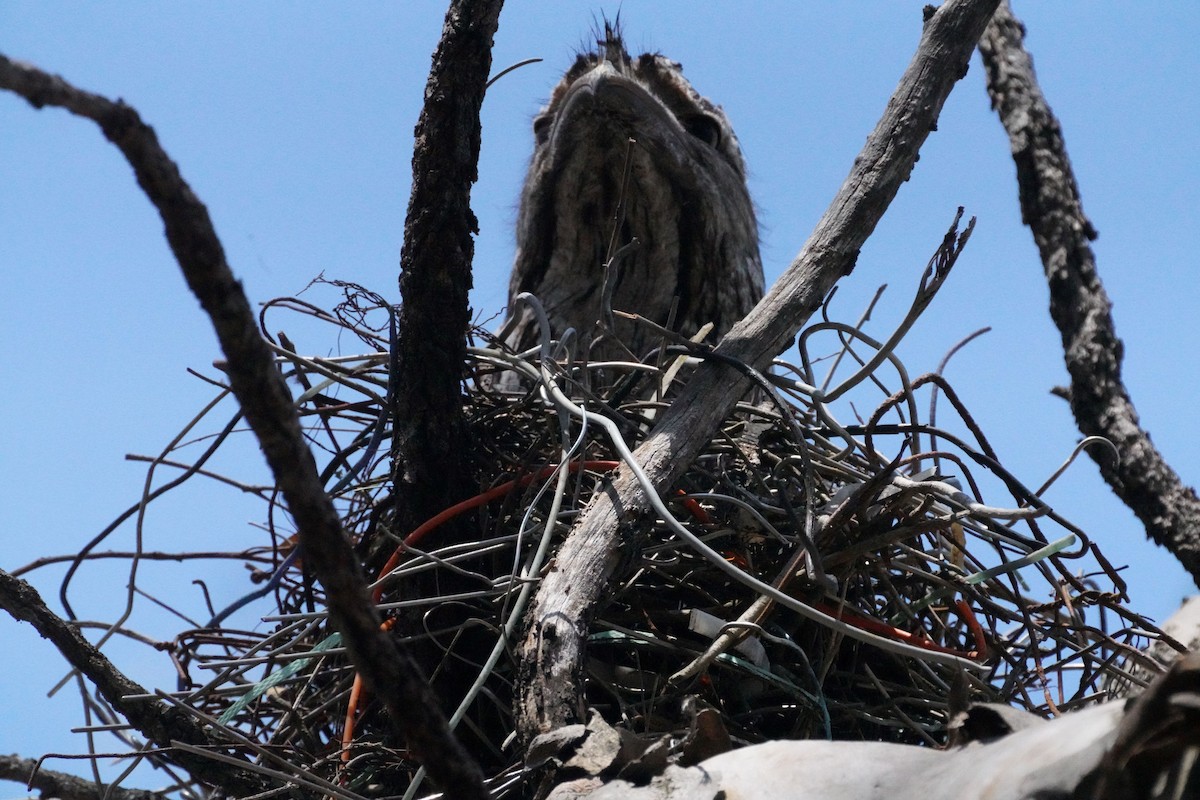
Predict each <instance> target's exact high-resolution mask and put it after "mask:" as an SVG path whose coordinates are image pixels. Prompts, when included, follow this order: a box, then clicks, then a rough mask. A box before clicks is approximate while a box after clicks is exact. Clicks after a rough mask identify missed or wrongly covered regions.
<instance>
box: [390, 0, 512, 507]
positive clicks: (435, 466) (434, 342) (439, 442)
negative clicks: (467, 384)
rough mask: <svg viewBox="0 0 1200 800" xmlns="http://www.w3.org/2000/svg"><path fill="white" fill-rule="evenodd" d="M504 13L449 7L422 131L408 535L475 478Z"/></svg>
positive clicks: (407, 240) (412, 297)
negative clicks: (472, 377)
mask: <svg viewBox="0 0 1200 800" xmlns="http://www.w3.org/2000/svg"><path fill="white" fill-rule="evenodd" d="M501 5H502V3H501V2H499V0H489V1H488V2H467V1H466V0H457V1H456V2H453V3H451V4H450V8H449V10H448V11H447V12H446V21H445V24H444V26H443V28H442V38H441V41H439V42H438V47H437V50H436V52H434V54H433V66H432V69H431V70H430V72H429V82H428V83H427V84H426V87H425V106H424V108H423V109H422V110H421V117H420V119H419V121H418V122H417V128H416V148H415V150H414V153H413V186H412V196H411V198H410V199H409V204H408V218H407V220H406V221H405V224H404V247H403V250H402V251H401V254H400V294H401V296H402V298H403V300H404V305H403V308H402V309H401V313H400V331H399V343H398V347H399V351H400V352H399V359H398V361H399V368H400V382H399V384H398V387H397V394H396V399H395V404H396V407H395V416H394V420H395V423H394V424H395V439H394V444H395V456H396V462H395V463H396V468H395V470H394V473H393V474H394V478H395V491H396V500H397V505H396V507H397V510H398V512H399V516H400V529H401V530H411V529H412V528H413V527H414V526H415V525H417V524H419V523H421V522H424V521H425V520H426V519H428V518H430V517H432V516H433V515H434V514H436V513H438V512H439V511H441V510H443V509H445V508H447V507H449V506H451V505H453V504H454V503H455V502H457V501H458V500H461V499H463V497H464V496H466V491H465V486H466V481H467V480H468V478H469V476H470V471H469V470H468V468H467V466H468V464H469V460H468V458H467V454H468V453H469V452H470V448H469V447H468V446H467V441H468V439H467V433H466V427H465V425H464V423H463V416H462V376H463V364H464V362H465V360H466V355H467V350H466V347H467V326H468V325H469V323H470V321H471V320H470V307H469V305H468V303H467V295H468V292H470V290H471V261H472V259H473V257H474V254H475V242H474V239H473V238H472V236H473V235H474V234H475V233H477V232H478V225H477V223H476V220H475V214H474V213H473V212H472V211H471V205H470V197H471V186H472V185H473V184H474V183H475V180H476V178H477V177H478V174H477V165H478V161H479V140H480V124H479V108H480V106H481V105H482V104H483V92H484V87H485V85H486V83H487V77H488V71H489V70H490V69H491V64H492V37H493V36H494V35H495V33H496V26H497V25H498V21H499V16H500V6H501ZM393 346H397V344H396V343H394V344H393Z"/></svg>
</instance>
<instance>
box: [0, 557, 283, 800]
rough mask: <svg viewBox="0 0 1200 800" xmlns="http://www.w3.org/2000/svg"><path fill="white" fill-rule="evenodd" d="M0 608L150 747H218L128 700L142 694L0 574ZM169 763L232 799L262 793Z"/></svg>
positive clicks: (224, 771)
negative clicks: (41, 640)
mask: <svg viewBox="0 0 1200 800" xmlns="http://www.w3.org/2000/svg"><path fill="white" fill-rule="evenodd" d="M0 608H3V609H4V610H5V611H7V612H8V613H9V614H11V615H12V616H13V618H14V619H18V620H20V621H22V622H28V623H30V624H31V625H33V626H34V628H36V629H37V632H38V633H40V634H41V635H42V636H43V637H45V638H47V639H49V640H50V642H51V643H52V644H53V645H54V646H55V647H56V648H58V651H59V652H60V653H62V655H63V658H65V659H66V660H67V662H68V663H69V664H70V665H71V666H72V667H74V668H75V669H77V670H79V672H81V673H82V674H83V675H85V676H86V677H87V679H88V680H90V681H91V682H92V683H93V684H95V686H96V688H97V689H98V690H99V691H100V694H101V696H103V697H104V699H105V700H106V701H108V703H109V704H110V705H111V706H112V707H113V708H114V709H116V710H117V711H119V712H120V713H121V714H123V715H124V716H125V718H126V719H128V720H129V721H130V722H131V723H132V724H133V725H134V726H135V727H136V728H137V729H138V730H139V731H141V732H142V734H143V735H145V736H146V738H147V739H149V740H150V741H151V742H153V743H154V744H156V745H158V746H160V747H168V746H170V744H171V742H172V741H184V742H191V743H194V744H196V745H199V746H202V747H207V748H212V747H215V746H217V745H218V744H219V743H218V742H215V741H213V740H212V739H211V738H210V737H209V736H208V734H207V733H206V732H205V731H204V729H203V728H201V727H200V726H199V725H197V724H196V723H195V722H194V721H192V720H191V719H189V718H187V717H184V716H182V715H180V714H177V713H170V712H169V710H168V709H167V708H166V707H164V706H163V704H162V703H160V702H158V701H155V700H151V699H133V698H131V697H130V696H131V695H145V694H146V690H145V689H143V688H142V687H141V686H139V685H138V684H137V683H135V682H133V681H132V680H130V679H129V678H128V677H126V676H125V675H124V673H122V672H121V671H120V670H118V669H117V668H116V667H115V666H114V665H113V664H112V662H111V661H109V660H108V658H107V657H106V656H105V655H104V654H103V653H101V652H100V651H99V650H97V649H96V648H95V647H94V646H93V645H92V644H91V643H90V642H89V641H87V640H86V639H84V638H83V636H82V635H81V634H80V633H79V631H78V630H76V629H75V628H74V627H73V626H72V625H70V624H69V623H67V622H66V621H64V620H63V619H62V618H61V617H59V616H58V615H57V614H55V613H54V612H53V611H51V610H50V609H49V608H47V607H46V603H45V602H44V601H43V600H42V598H41V595H39V594H38V592H37V590H36V589H34V588H33V587H32V586H30V585H29V584H28V583H26V582H25V581H23V580H21V579H19V578H14V577H12V576H11V575H9V574H8V573H7V572H5V571H4V570H0ZM172 759H173V760H174V761H175V762H176V763H177V764H179V765H180V766H181V767H183V768H184V769H186V770H187V771H188V772H190V773H191V774H192V775H193V776H194V777H195V778H196V779H197V780H201V781H205V782H207V783H210V784H212V785H214V786H220V787H222V788H223V789H225V790H226V791H229V792H233V793H236V794H237V795H238V796H241V795H245V794H252V793H254V792H259V791H262V790H263V789H264V788H266V787H265V785H264V784H262V783H260V782H259V781H258V780H257V779H256V778H255V777H254V776H253V775H251V774H250V773H248V772H247V771H246V769H247V768H246V767H238V768H235V769H229V768H227V767H222V766H218V765H217V764H215V763H213V762H212V761H210V760H208V759H205V758H194V757H192V756H190V755H188V754H186V753H175V754H173V755H172Z"/></svg>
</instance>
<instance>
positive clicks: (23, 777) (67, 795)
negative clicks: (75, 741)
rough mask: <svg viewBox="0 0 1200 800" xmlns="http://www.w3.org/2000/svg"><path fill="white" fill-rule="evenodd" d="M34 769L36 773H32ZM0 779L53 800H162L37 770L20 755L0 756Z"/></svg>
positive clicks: (153, 794)
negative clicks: (102, 799) (15, 783)
mask: <svg viewBox="0 0 1200 800" xmlns="http://www.w3.org/2000/svg"><path fill="white" fill-rule="evenodd" d="M34 770H37V772H36V774H35V773H34ZM0 780H6V781H19V782H20V783H23V784H25V785H26V786H27V787H29V788H30V789H33V790H36V791H37V792H38V794H40V795H41V796H42V797H57V798H60V800H96V798H97V797H108V798H110V800H163V797H164V795H163V794H162V793H161V792H151V791H149V790H146V789H123V788H121V787H120V786H106V785H103V784H100V785H97V784H96V783H95V782H94V781H89V780H87V779H86V778H80V777H77V776H75V775H68V774H67V773H65V772H56V771H55V770H52V769H45V768H44V767H43V768H41V769H38V762H37V761H35V760H34V759H32V758H21V757H20V756H0Z"/></svg>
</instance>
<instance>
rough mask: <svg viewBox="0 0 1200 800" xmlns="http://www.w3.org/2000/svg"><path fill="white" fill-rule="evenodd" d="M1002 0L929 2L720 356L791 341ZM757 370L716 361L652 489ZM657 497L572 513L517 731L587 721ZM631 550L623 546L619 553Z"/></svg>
mask: <svg viewBox="0 0 1200 800" xmlns="http://www.w3.org/2000/svg"><path fill="white" fill-rule="evenodd" d="M996 2H997V0H950V1H949V2H947V3H945V4H944V5H943V6H942V7H941V8H939V9H936V10H930V9H927V12H926V20H925V27H924V31H923V34H922V37H921V42H920V45H919V47H918V49H917V52H916V55H915V56H914V58H913V60H912V62H911V63H910V64H909V66H908V69H907V70H906V71H905V73H904V76H903V77H902V78H901V80H900V84H899V86H898V87H897V89H896V92H895V93H894V94H893V95H892V98H891V100H890V101H889V102H888V106H887V109H886V110H885V111H884V114H883V117H882V118H881V119H880V121H879V123H878V125H877V126H876V128H875V130H874V131H873V132H872V133H871V135H870V137H869V138H868V139H867V143H866V145H865V146H864V148H863V151H862V152H861V153H860V154H859V156H858V158H856V159H855V162H854V166H853V168H852V169H851V172H850V175H849V177H848V178H847V179H846V181H845V183H843V184H842V187H841V189H840V190H839V191H838V194H837V196H836V197H835V198H834V200H833V202H832V203H831V205H830V207H829V209H828V210H827V211H826V212H825V215H824V216H823V217H822V218H821V220H820V221H819V222H818V223H817V227H816V229H815V230H814V231H813V233H812V235H811V236H810V237H809V239H808V241H807V242H806V243H805V245H804V247H803V248H802V249H801V251H800V253H799V255H797V256H796V259H795V260H794V261H793V262H792V264H791V266H789V267H788V269H787V271H786V272H785V273H784V274H783V276H781V277H780V279H779V281H778V282H777V283H776V284H775V286H774V287H773V288H772V289H771V291H770V292H769V293H768V294H767V296H766V297H765V298H763V300H762V301H761V302H760V303H759V304H758V305H757V306H756V307H755V308H754V310H752V311H751V312H750V314H749V315H747V317H746V318H745V319H743V320H742V321H741V322H739V323H738V324H737V325H736V326H734V328H733V330H731V331H730V332H729V334H728V335H727V336H726V337H725V338H724V339H723V340H722V341H721V343H720V345H719V346H718V347H717V349H716V353H717V355H718V356H719V357H723V358H726V359H732V360H735V361H740V362H743V363H745V364H749V365H750V366H752V367H754V368H756V369H759V370H762V369H765V368H767V367H768V366H769V364H770V361H771V359H772V358H774V357H775V356H776V355H778V354H779V353H780V352H782V351H783V350H784V348H785V347H787V346H788V344H789V342H791V341H792V340H793V338H794V337H795V335H796V333H797V332H798V331H799V330H800V328H801V327H802V326H803V325H804V324H805V322H806V321H807V320H808V318H809V317H810V316H811V315H812V314H813V312H815V311H816V310H817V309H818V308H819V307H820V303H821V301H822V299H823V298H824V297H825V296H826V294H827V293H828V292H829V290H830V289H831V288H832V287H833V285H834V284H835V283H836V282H837V281H838V279H840V278H841V277H842V276H843V275H846V274H848V273H849V272H850V271H851V270H852V269H853V268H854V264H855V261H856V259H857V257H858V252H859V249H860V248H861V247H862V244H863V243H864V242H865V241H866V239H867V237H868V236H869V235H870V234H871V232H872V231H873V230H874V228H875V225H876V223H878V221H879V219H880V218H881V217H882V216H883V212H884V211H885V210H886V209H887V206H888V204H889V203H890V202H891V200H892V198H893V197H895V195H896V192H897V191H898V190H899V188H900V185H901V184H902V183H904V181H905V180H907V179H908V176H909V174H910V173H911V171H912V168H913V165H914V164H915V163H916V159H917V153H918V151H919V149H920V146H921V144H922V143H923V142H924V141H925V138H926V137H927V136H928V135H929V132H930V131H932V130H933V129H934V128H935V126H936V122H937V118H938V114H939V113H940V111H941V108H942V104H943V103H944V102H945V100H946V97H947V96H948V95H949V93H950V89H951V88H952V86H953V85H954V83H955V82H956V81H957V80H958V79H959V78H961V77H962V76H963V75H964V74H966V70H967V64H968V61H969V59H970V56H971V53H972V51H973V50H974V49H975V43H976V42H977V41H978V39H979V36H980V34H981V33H982V32H983V29H984V26H985V25H986V24H987V21H988V19H989V18H990V17H991V15H992V12H993V11H994V9H995V7H996ZM748 388H749V379H748V378H747V377H746V376H745V375H743V374H742V373H741V372H739V371H737V370H735V369H734V368H732V367H730V366H727V365H725V364H723V363H721V361H718V360H715V359H713V360H708V361H706V362H705V363H704V364H703V365H701V366H700V367H699V368H697V370H696V373H695V375H694V376H693V377H692V379H691V381H689V383H688V384H687V386H686V387H685V388H684V389H683V391H682V392H681V394H680V396H679V398H678V399H677V400H676V401H675V402H674V403H672V404H671V406H670V408H669V409H668V410H667V411H666V413H664V415H663V417H662V419H661V421H660V422H659V424H658V426H657V427H656V428H655V430H654V431H653V432H652V433H651V434H650V436H649V437H648V438H647V440H646V441H645V442H644V443H643V444H642V445H641V446H640V447H639V448H638V449H637V451H636V452H635V453H634V455H635V457H636V458H637V460H638V462H639V463H640V464H641V465H642V467H643V469H644V471H645V473H646V474H647V476H648V477H649V480H650V482H651V484H652V486H653V488H654V490H655V491H658V492H660V493H661V492H663V491H665V490H666V489H668V488H669V487H670V485H671V483H672V482H673V481H674V480H675V479H676V478H677V477H678V476H679V475H680V474H682V473H683V472H684V470H686V469H687V467H688V464H689V463H691V461H692V459H693V458H695V456H696V455H697V454H698V453H699V451H700V449H701V448H702V447H703V444H704V443H705V442H706V441H708V439H709V438H710V437H711V436H712V434H713V432H714V431H715V429H716V427H717V425H718V424H719V423H720V421H721V420H722V419H724V417H725V416H726V414H728V412H729V410H730V409H731V408H732V407H733V405H734V403H735V402H736V401H737V400H738V398H740V397H742V396H744V395H745V393H746V391H747V390H748ZM649 513H650V511H649V503H648V500H647V498H646V496H645V495H644V494H643V492H642V489H641V488H640V486H639V485H638V484H637V482H636V480H635V479H634V478H633V476H632V474H631V472H630V471H629V469H628V468H626V467H623V468H622V469H621V470H620V472H619V473H618V476H617V478H616V480H615V482H614V484H613V485H612V486H610V487H609V488H608V490H607V491H605V492H603V493H601V494H599V495H597V497H596V498H595V499H594V500H593V501H592V503H591V505H590V506H589V507H588V509H587V510H586V511H585V513H584V514H583V516H582V518H581V519H580V520H579V521H578V522H577V523H576V525H575V527H574V528H573V530H572V531H571V534H570V535H569V537H568V538H567V540H566V541H565V542H564V543H563V546H562V548H561V550H560V552H559V555H558V557H557V559H556V563H555V564H554V565H553V566H552V568H551V570H550V571H549V573H548V574H547V575H546V577H545V579H544V581H543V582H542V585H541V586H540V587H539V589H538V593H537V596H536V597H535V600H534V602H533V604H532V607H531V609H530V613H529V617H528V632H527V634H526V637H525V640H524V642H523V644H522V647H521V665H520V673H519V687H520V692H521V694H520V697H519V701H518V707H517V715H518V734H519V737H520V739H521V741H522V742H524V743H528V742H529V741H530V740H531V739H532V738H533V737H534V736H536V735H537V734H538V733H541V732H545V731H548V730H552V729H554V728H557V727H560V726H562V725H565V724H569V723H574V722H581V721H582V720H583V708H582V705H583V681H582V678H583V671H584V641H585V637H586V635H587V628H588V623H589V621H590V620H591V618H592V616H593V615H594V613H595V610H596V606H597V603H598V602H599V598H600V595H601V592H602V590H603V589H604V587H605V585H606V584H607V582H608V580H609V578H610V577H611V575H612V572H613V570H614V569H615V568H616V565H617V564H618V563H619V562H620V560H621V558H622V557H626V555H625V554H627V553H628V552H629V550H630V549H633V548H636V547H637V540H638V535H639V533H640V531H641V530H642V525H643V524H644V523H645V522H647V521H648V520H647V517H648V515H649ZM623 551H624V553H623Z"/></svg>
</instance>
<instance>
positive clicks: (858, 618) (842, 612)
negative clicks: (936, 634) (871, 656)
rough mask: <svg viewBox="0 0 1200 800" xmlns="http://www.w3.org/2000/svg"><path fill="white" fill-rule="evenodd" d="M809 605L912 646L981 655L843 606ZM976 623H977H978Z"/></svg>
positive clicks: (961, 655)
mask: <svg viewBox="0 0 1200 800" xmlns="http://www.w3.org/2000/svg"><path fill="white" fill-rule="evenodd" d="M809 605H810V606H812V607H813V608H815V609H817V610H818V611H820V612H822V613H825V614H828V615H829V616H831V617H833V618H835V619H839V620H841V621H842V622H844V623H846V624H847V625H853V626H854V627H856V628H858V629H859V630H863V631H867V632H868V633H874V634H875V635H877V636H883V637H885V638H888V639H893V640H895V641H900V642H905V643H907V644H911V645H913V646H914V647H920V648H922V649H924V650H932V651H934V652H936V653H947V654H949V655H953V656H958V657H959V658H968V659H970V660H972V661H977V660H978V659H980V658H981V657H982V655H981V653H982V652H983V651H980V652H975V651H973V650H972V651H966V650H955V649H954V648H952V647H944V646H942V645H940V644H937V643H935V642H931V641H930V640H929V639H928V638H926V637H924V636H922V635H920V634H916V633H909V632H908V631H906V630H901V629H900V628H897V627H895V626H892V625H888V624H887V623H886V622H883V621H882V620H878V619H875V618H874V617H868V616H867V615H866V614H860V613H859V612H857V611H854V610H852V609H849V608H846V607H845V606H836V607H835V606H832V605H830V604H829V603H821V602H817V603H809ZM967 624H968V626H969V625H970V622H969V621H968V623H967ZM976 624H977V625H978V623H976ZM980 633H981V634H982V631H980ZM978 641H979V640H978V638H977V639H976V642H978Z"/></svg>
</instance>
